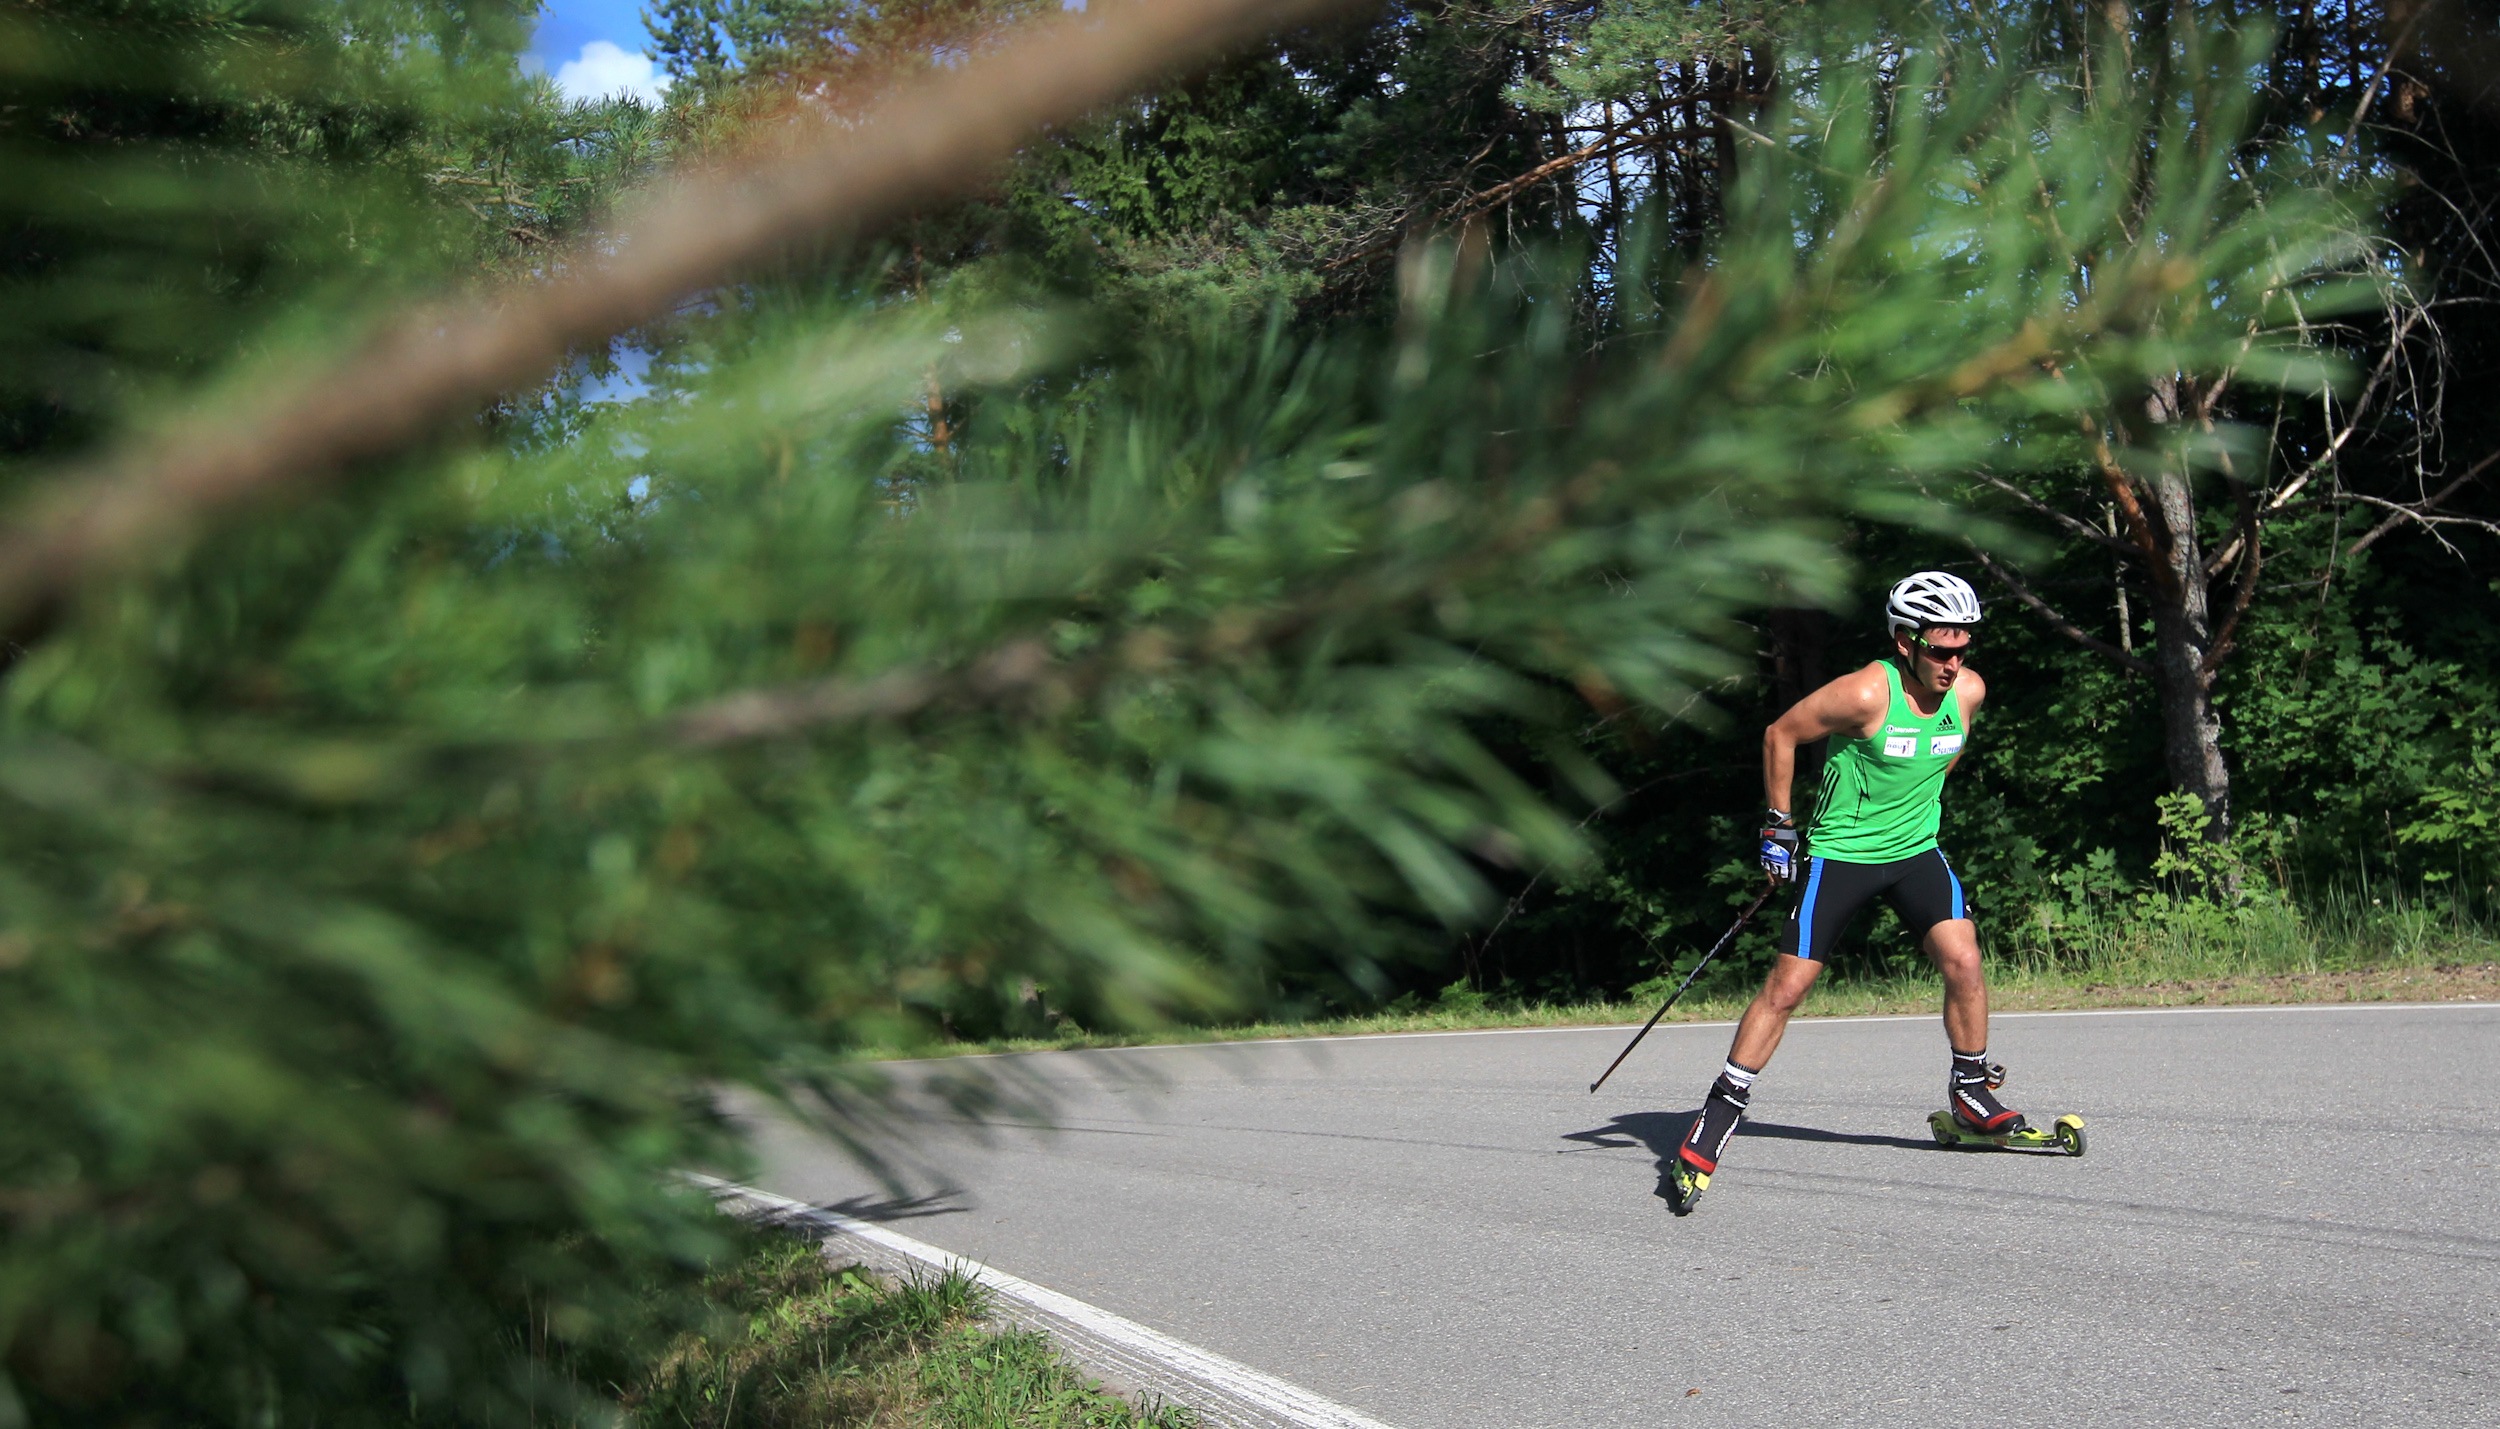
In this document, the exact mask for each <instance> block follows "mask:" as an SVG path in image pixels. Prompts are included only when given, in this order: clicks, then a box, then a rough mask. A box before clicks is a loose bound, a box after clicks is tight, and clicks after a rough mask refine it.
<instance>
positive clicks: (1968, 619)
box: [1884, 571, 1980, 634]
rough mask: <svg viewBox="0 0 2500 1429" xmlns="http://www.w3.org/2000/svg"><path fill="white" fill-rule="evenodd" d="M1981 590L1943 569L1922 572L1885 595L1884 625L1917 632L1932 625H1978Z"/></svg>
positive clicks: (1898, 630) (1896, 631) (1895, 632)
mask: <svg viewBox="0 0 2500 1429" xmlns="http://www.w3.org/2000/svg"><path fill="white" fill-rule="evenodd" d="M1979 620H1980V616H1979V592H1977V591H1975V590H1972V589H1971V588H1970V582H1969V581H1966V580H1964V579H1962V578H1961V577H1960V576H1957V575H1949V574H1947V573H1946V572H1943V571H1920V572H1919V573H1918V574H1917V575H1914V576H1911V577H1910V578H1909V579H1907V580H1905V581H1903V582H1901V584H1899V585H1897V586H1894V587H1893V588H1892V594H1891V595H1888V596H1886V597H1884V627H1885V629H1886V630H1888V631H1890V632H1892V633H1894V634H1899V633H1900V632H1902V631H1904V630H1907V631H1910V632H1912V633H1913V634H1915V633H1916V632H1918V631H1921V630H1924V629H1926V628H1927V627H1928V626H1930V625H1977V624H1978V623H1979Z"/></svg>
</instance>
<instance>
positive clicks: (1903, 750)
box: [1884, 734, 1918, 759]
mask: <svg viewBox="0 0 2500 1429" xmlns="http://www.w3.org/2000/svg"><path fill="white" fill-rule="evenodd" d="M1916 753H1918V736H1917V735H1915V734H1905V735H1901V736H1899V737H1898V738H1894V737H1892V736H1886V737H1885V739H1884V757H1885V758H1886V759H1907V758H1909V757H1910V756H1911V755H1913V754H1916Z"/></svg>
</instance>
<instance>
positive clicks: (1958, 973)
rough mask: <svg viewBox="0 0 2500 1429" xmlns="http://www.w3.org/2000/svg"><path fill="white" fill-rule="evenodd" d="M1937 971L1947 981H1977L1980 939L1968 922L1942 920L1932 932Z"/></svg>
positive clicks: (1929, 935) (1931, 941) (1930, 946)
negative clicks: (1971, 929)
mask: <svg viewBox="0 0 2500 1429" xmlns="http://www.w3.org/2000/svg"><path fill="white" fill-rule="evenodd" d="M1928 944H1929V948H1930V950H1931V952H1932V953H1933V955H1934V957H1935V960H1936V971H1937V972H1939V973H1941V974H1943V976H1944V980H1945V981H1946V982H1947V983H1958V982H1976V981H1978V979H1979V976H1980V959H1979V939H1978V938H1977V937H1976V936H1974V935H1973V934H1972V933H1971V932H1970V925H1969V924H1968V923H1960V924H1954V923H1940V924H1938V925H1937V926H1936V928H1935V930H1934V931H1933V932H1931V933H1929V934H1928Z"/></svg>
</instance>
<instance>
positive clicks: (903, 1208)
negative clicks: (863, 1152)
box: [819, 1191, 971, 1223]
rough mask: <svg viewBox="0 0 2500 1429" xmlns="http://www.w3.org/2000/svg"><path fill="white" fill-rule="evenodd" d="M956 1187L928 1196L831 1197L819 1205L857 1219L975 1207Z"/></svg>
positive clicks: (940, 1213)
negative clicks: (962, 1197) (830, 1199)
mask: <svg viewBox="0 0 2500 1429" xmlns="http://www.w3.org/2000/svg"><path fill="white" fill-rule="evenodd" d="M958 1194H960V1193H958V1192H955V1191H934V1192H931V1193H930V1194H928V1195H926V1196H853V1197H851V1198H850V1199H849V1200H846V1201H827V1202H825V1203H824V1204H823V1205H822V1206H821V1207H819V1209H821V1210H827V1211H831V1212H833V1213H834V1214H835V1215H837V1216H849V1217H850V1218H851V1219H852V1220H855V1221H868V1222H871V1223H882V1222H885V1221H916V1220H919V1219H921V1218H922V1217H924V1216H953V1215H960V1214H962V1213H963V1212H964V1211H967V1210H969V1209H971V1208H970V1207H968V1206H966V1205H964V1204H963V1203H962V1202H961V1201H959V1200H957V1199H956V1197H957V1195H958Z"/></svg>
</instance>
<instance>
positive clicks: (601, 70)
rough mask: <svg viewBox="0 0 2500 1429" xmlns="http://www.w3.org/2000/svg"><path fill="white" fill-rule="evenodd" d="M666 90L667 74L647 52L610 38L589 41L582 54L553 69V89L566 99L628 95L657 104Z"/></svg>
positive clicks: (646, 102) (621, 96) (622, 96)
mask: <svg viewBox="0 0 2500 1429" xmlns="http://www.w3.org/2000/svg"><path fill="white" fill-rule="evenodd" d="M667 89H668V76H667V75H664V74H662V73H660V72H659V66H657V65H655V64H653V63H652V62H651V57H650V56H649V55H638V54H635V53H634V52H633V51H631V50H628V49H623V48H620V47H619V46H618V45H617V44H615V43H614V42H613V41H610V40H592V41H591V42H590V43H589V44H586V45H584V46H582V52H581V56H580V57H579V58H577V59H569V60H566V61H565V62H564V63H563V64H561V65H559V66H557V68H556V91H557V92H558V93H560V94H562V95H563V96H564V97H565V98H567V99H606V98H608V97H610V96H615V97H617V98H620V99H621V98H624V97H625V96H627V95H631V96H633V97H634V98H636V99H639V100H641V101H642V102H643V103H645V104H651V105H656V104H658V103H659V102H660V96H661V95H662V94H663V93H665V92H666V91H667Z"/></svg>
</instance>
